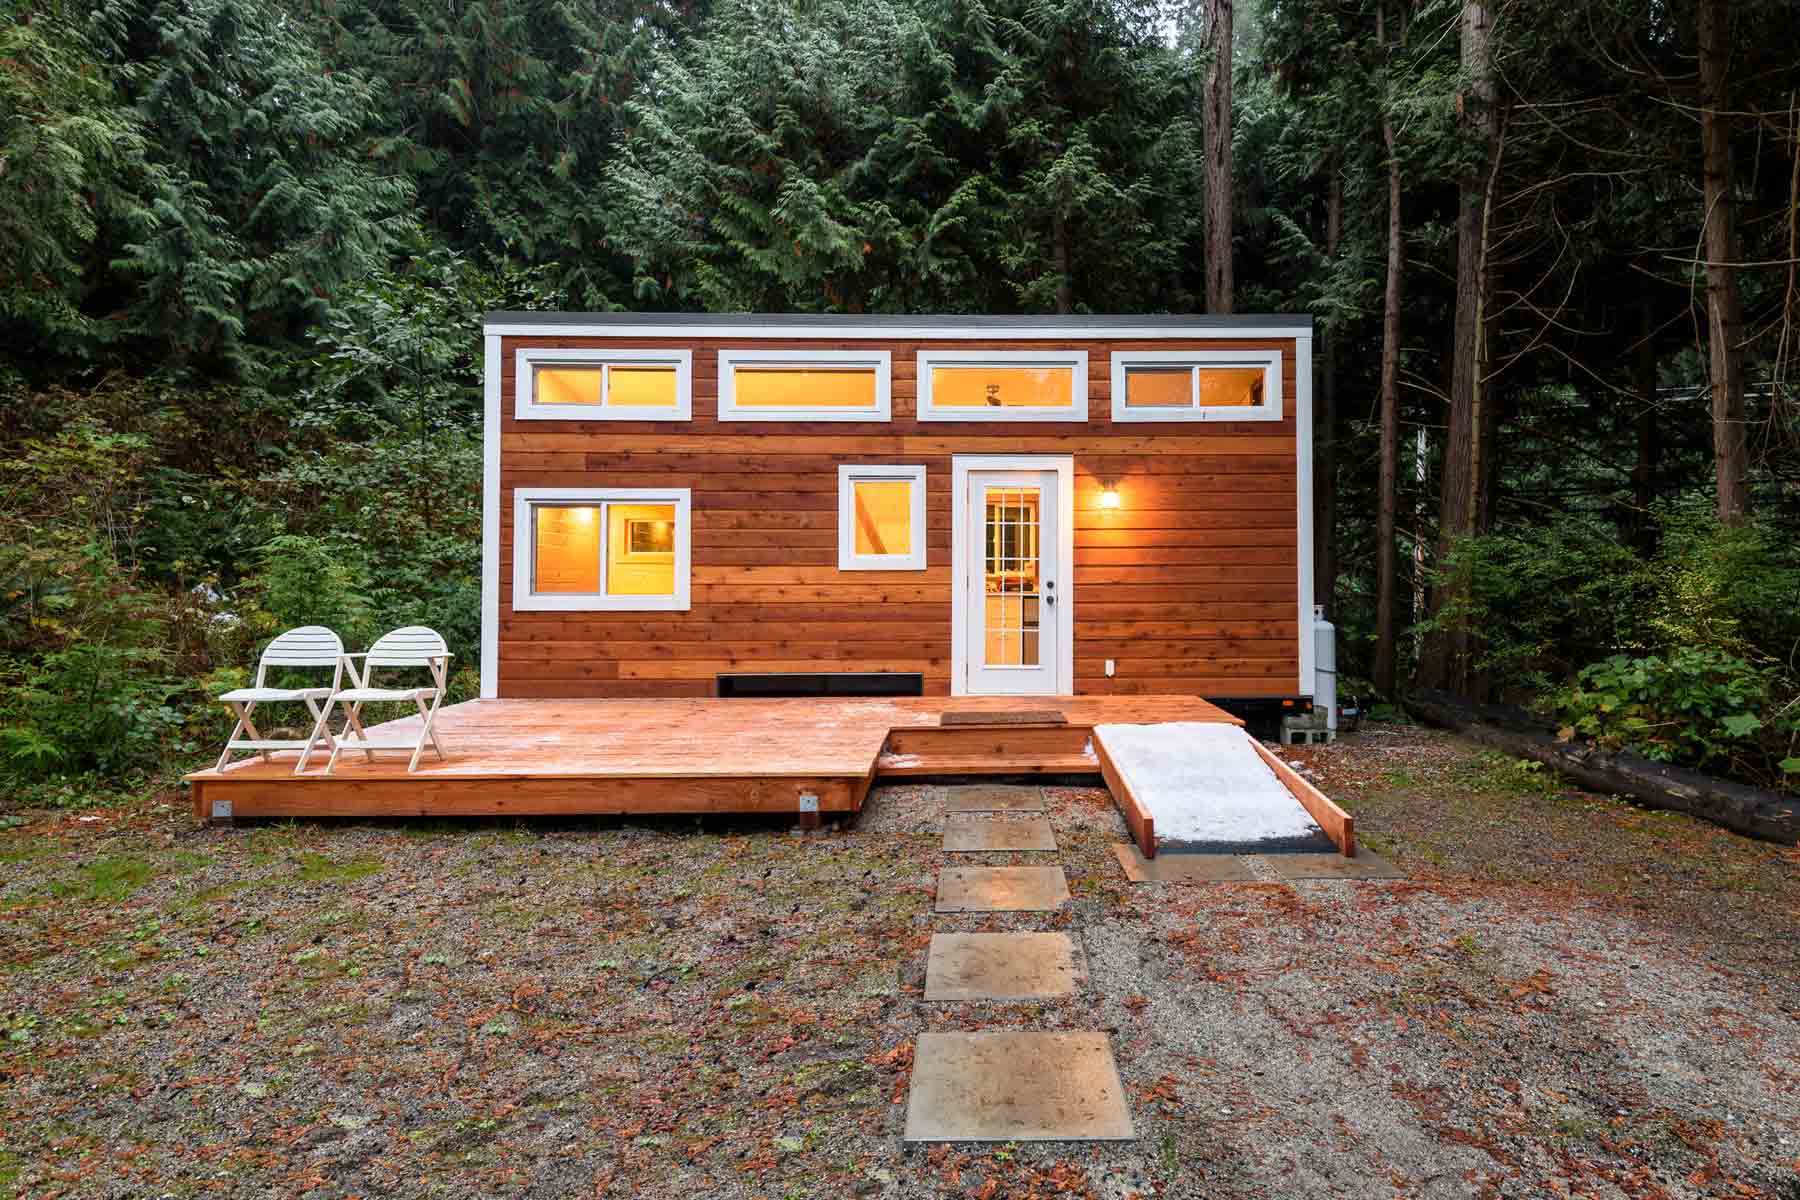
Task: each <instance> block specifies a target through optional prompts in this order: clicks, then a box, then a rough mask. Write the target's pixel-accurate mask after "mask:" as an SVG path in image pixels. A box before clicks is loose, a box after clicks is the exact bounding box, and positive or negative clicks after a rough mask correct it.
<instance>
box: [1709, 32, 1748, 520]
mask: <svg viewBox="0 0 1800 1200" xmlns="http://www.w3.org/2000/svg"><path fill="white" fill-rule="evenodd" d="M1730 71H1731V5H1730V3H1729V0H1700V152H1701V154H1700V157H1701V170H1702V173H1703V179H1702V192H1703V194H1704V197H1705V201H1706V215H1705V220H1706V225H1705V237H1704V239H1703V243H1704V245H1705V248H1706V341H1707V358H1708V375H1709V381H1710V383H1711V385H1712V423H1713V474H1714V476H1715V478H1716V481H1717V483H1716V486H1717V490H1718V512H1719V520H1721V521H1723V522H1724V523H1725V524H1727V525H1736V524H1738V523H1739V522H1741V521H1742V520H1743V519H1744V514H1745V512H1746V511H1747V510H1748V508H1749V497H1748V495H1747V494H1746V491H1745V486H1744V475H1745V470H1746V467H1747V465H1748V459H1749V451H1748V440H1747V437H1746V433H1745V429H1744V361H1743V351H1742V350H1741V349H1740V340H1741V337H1742V334H1741V331H1740V329H1739V326H1740V324H1741V323H1742V321H1743V311H1742V309H1741V307H1740V306H1739V302H1738V289H1737V271H1736V268H1735V267H1734V266H1733V265H1732V264H1733V263H1734V262H1735V261H1736V249H1737V237H1736V230H1735V229H1734V227H1733V211H1732V203H1731V124H1730V121H1731V118H1730V116H1729V115H1728V114H1727V111H1726V99H1727V95H1728V92H1729V87H1728V84H1729V82H1730V79H1729V77H1730Z"/></svg>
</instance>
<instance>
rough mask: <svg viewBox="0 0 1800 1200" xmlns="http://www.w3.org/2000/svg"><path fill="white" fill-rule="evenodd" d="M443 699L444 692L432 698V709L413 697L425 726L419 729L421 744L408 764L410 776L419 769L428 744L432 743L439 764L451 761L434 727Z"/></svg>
mask: <svg viewBox="0 0 1800 1200" xmlns="http://www.w3.org/2000/svg"><path fill="white" fill-rule="evenodd" d="M442 697H443V693H442V692H439V693H438V694H437V695H435V696H433V697H432V698H431V707H430V708H426V707H425V701H424V700H422V699H420V698H419V697H417V696H414V697H413V703H414V704H417V705H418V706H419V719H420V720H421V721H422V722H424V724H423V725H422V727H421V728H420V729H419V744H418V745H417V746H414V747H413V752H412V759H411V761H409V762H408V763H407V764H406V773H407V774H408V775H410V774H412V773H413V772H414V771H416V770H418V769H419V755H421V754H423V753H425V743H426V742H430V743H431V748H432V749H433V750H434V751H436V752H437V756H438V761H439V762H448V761H449V759H450V756H449V755H447V754H445V753H444V747H443V745H442V744H441V743H440V742H439V741H438V736H437V729H436V728H435V725H434V722H435V721H436V720H437V710H438V701H439V699H441V698H442Z"/></svg>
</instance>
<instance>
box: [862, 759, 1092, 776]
mask: <svg viewBox="0 0 1800 1200" xmlns="http://www.w3.org/2000/svg"><path fill="white" fill-rule="evenodd" d="M875 773H876V774H877V775H1098V774H1099V773H1100V760H1099V759H1097V758H1095V757H1094V756H1093V755H1092V754H1040V755H1033V756H1031V757H1019V758H1009V757H1006V756H996V755H990V754H932V755H923V754H883V755H882V756H881V757H880V758H878V759H876V760H875Z"/></svg>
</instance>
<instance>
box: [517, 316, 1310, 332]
mask: <svg viewBox="0 0 1800 1200" xmlns="http://www.w3.org/2000/svg"><path fill="white" fill-rule="evenodd" d="M497 325H498V326H512V327H520V326H546V327H587V328H597V329H604V328H609V327H610V328H621V329H630V328H639V327H644V326H657V327H665V328H692V329H719V328H760V329H793V330H806V329H842V328H862V329H946V330H971V329H995V330H1014V329H1017V330H1034V331H1035V330H1046V331H1049V332H1056V331H1059V330H1072V329H1081V330H1097V331H1104V330H1109V329H1117V330H1120V331H1129V330H1134V329H1157V330H1171V331H1173V330H1182V329H1194V330H1216V329H1284V330H1294V331H1296V332H1299V331H1306V332H1310V331H1311V330H1312V327H1313V319H1312V317H1311V316H1309V315H1306V314H1296V313H1231V314H1229V315H1217V314H1209V313H1194V314H1170V313H1143V314H1120V313H1107V314H1094V315H1091V316H1089V315H1080V314H1061V313H1044V314H1038V315H1029V314H1025V315H1012V314H1009V315H1005V316H989V315H970V314H962V313H957V314H950V313H946V314H932V313H916V314H896V313H876V314H870V313H653V312H606V313H593V312H515V311H497V312H489V313H486V314H484V315H483V317H482V326H483V328H484V329H485V328H491V327H493V326H497Z"/></svg>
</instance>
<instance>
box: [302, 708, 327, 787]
mask: <svg viewBox="0 0 1800 1200" xmlns="http://www.w3.org/2000/svg"><path fill="white" fill-rule="evenodd" d="M306 707H307V708H309V709H311V710H312V714H313V727H312V732H311V733H309V734H307V735H306V748H305V749H303V750H301V751H300V761H299V762H298V763H296V764H295V766H294V774H296V775H300V774H304V773H305V771H306V764H307V761H308V760H309V759H311V758H312V752H313V747H314V746H317V745H321V744H324V745H331V744H332V740H333V739H332V737H331V732H330V730H329V729H327V728H326V726H327V723H328V722H329V721H330V720H331V701H330V700H327V701H326V702H325V703H324V704H315V703H313V701H312V699H311V698H310V697H309V698H308V699H307V701H306Z"/></svg>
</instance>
